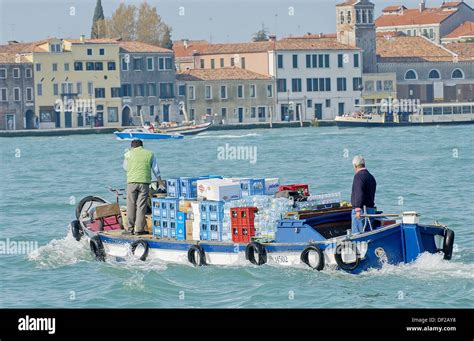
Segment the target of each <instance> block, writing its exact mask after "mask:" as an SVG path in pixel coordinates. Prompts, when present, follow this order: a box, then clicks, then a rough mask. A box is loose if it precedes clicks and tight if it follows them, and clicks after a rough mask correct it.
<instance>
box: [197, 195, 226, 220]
mask: <svg viewBox="0 0 474 341" xmlns="http://www.w3.org/2000/svg"><path fill="white" fill-rule="evenodd" d="M199 211H200V213H201V220H202V221H209V222H211V221H217V222H222V221H223V220H224V201H209V200H204V201H201V202H200V204H199Z"/></svg>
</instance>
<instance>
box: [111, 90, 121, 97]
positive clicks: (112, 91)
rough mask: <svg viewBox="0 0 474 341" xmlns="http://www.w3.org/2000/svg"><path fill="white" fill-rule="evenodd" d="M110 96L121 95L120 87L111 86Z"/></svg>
mask: <svg viewBox="0 0 474 341" xmlns="http://www.w3.org/2000/svg"><path fill="white" fill-rule="evenodd" d="M110 97H120V88H110Z"/></svg>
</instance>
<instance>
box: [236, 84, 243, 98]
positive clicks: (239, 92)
mask: <svg viewBox="0 0 474 341" xmlns="http://www.w3.org/2000/svg"><path fill="white" fill-rule="evenodd" d="M237 98H244V86H243V85H237Z"/></svg>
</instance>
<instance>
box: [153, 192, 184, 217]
mask: <svg viewBox="0 0 474 341" xmlns="http://www.w3.org/2000/svg"><path fill="white" fill-rule="evenodd" d="M155 202H156V203H159V207H160V213H159V214H154V215H155V216H157V217H161V218H162V219H176V214H177V212H178V210H179V199H178V198H169V197H166V198H157V199H153V207H155ZM156 212H158V209H156Z"/></svg>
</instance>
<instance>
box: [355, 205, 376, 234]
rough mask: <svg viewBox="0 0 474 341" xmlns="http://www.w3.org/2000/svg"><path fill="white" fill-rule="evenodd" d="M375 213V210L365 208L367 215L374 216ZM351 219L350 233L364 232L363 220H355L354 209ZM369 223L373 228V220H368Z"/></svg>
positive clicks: (368, 228)
mask: <svg viewBox="0 0 474 341" xmlns="http://www.w3.org/2000/svg"><path fill="white" fill-rule="evenodd" d="M360 213H361V214H364V212H363V211H362V212H360ZM375 213H376V209H375V208H367V214H375ZM351 217H352V233H353V234H354V233H361V232H364V224H365V218H360V219H357V218H356V210H355V209H353V210H352V214H351ZM370 223H371V224H372V226H374V220H373V219H370ZM366 230H367V231H368V230H370V226H369V223H367V226H366Z"/></svg>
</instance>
